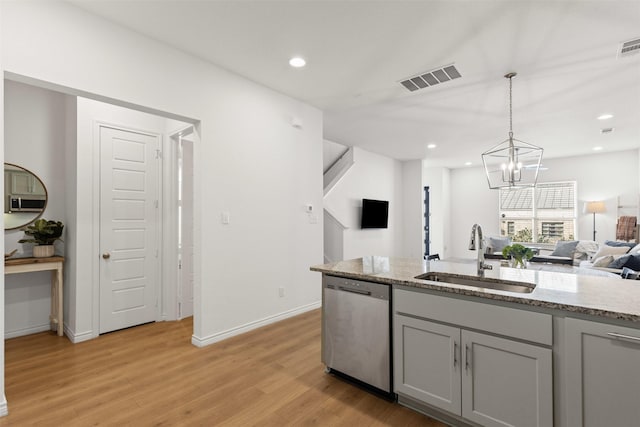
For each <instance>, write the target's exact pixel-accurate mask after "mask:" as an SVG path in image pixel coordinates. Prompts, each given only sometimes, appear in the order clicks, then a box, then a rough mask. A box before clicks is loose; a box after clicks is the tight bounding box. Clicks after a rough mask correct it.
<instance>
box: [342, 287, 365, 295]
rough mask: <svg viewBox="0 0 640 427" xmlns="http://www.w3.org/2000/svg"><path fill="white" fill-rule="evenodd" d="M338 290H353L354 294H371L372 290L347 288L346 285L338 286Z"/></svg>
mask: <svg viewBox="0 0 640 427" xmlns="http://www.w3.org/2000/svg"><path fill="white" fill-rule="evenodd" d="M338 290H340V291H344V292H351V293H353V294H360V295H366V296H371V291H367V290H364V289H354V288H345V287H344V286H338Z"/></svg>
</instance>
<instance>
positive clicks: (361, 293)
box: [322, 275, 392, 395]
mask: <svg viewBox="0 0 640 427" xmlns="http://www.w3.org/2000/svg"><path fill="white" fill-rule="evenodd" d="M389 288H390V287H389V286H388V285H381V284H379V283H371V282H364V281H360V280H353V279H345V278H341V277H334V276H327V275H324V276H323V278H322V362H323V363H324V364H325V365H326V367H327V370H328V372H334V373H338V374H344V375H347V376H348V377H351V378H355V379H356V380H358V381H360V382H362V383H364V384H367V385H369V386H373V387H375V388H376V389H378V390H381V391H383V392H385V393H386V394H389V395H392V387H391V384H392V383H391V324H390V321H389V320H390V309H391V307H390V304H389V303H390V295H391V292H390V289H389Z"/></svg>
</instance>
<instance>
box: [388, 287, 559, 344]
mask: <svg viewBox="0 0 640 427" xmlns="http://www.w3.org/2000/svg"><path fill="white" fill-rule="evenodd" d="M393 292H394V293H393V306H394V312H396V313H398V314H407V315H410V316H417V317H421V318H424V319H433V320H437V321H439V322H445V323H450V324H454V325H458V326H463V327H467V328H470V329H478V330H482V331H487V332H491V333H494V334H498V335H504V336H507V337H514V338H518V339H521V340H525V341H531V342H535V343H539V344H544V345H552V343H553V328H552V316H551V315H550V314H544V313H536V312H532V311H526V310H519V309H515V308H509V307H502V306H496V305H491V304H489V303H487V304H485V303H479V302H472V301H466V300H460V299H456V298H450V297H442V296H439V295H431V294H425V293H421V292H414V291H407V290H404V289H394V291H393Z"/></svg>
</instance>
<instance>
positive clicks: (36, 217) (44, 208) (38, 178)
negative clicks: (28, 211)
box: [3, 162, 49, 231]
mask: <svg viewBox="0 0 640 427" xmlns="http://www.w3.org/2000/svg"><path fill="white" fill-rule="evenodd" d="M4 166H12V167H14V168H18V169H22V170H23V171H25V172H28V173H30V174H31V175H32V176H34V177H35V178H36V179H37V180H38V181H40V184H41V185H42V188H43V189H44V207H43V208H42V210H41V211H40V212H39V213H38V215H36V216H35V217H34V218H33V219H31V220H29V222H26V223H24V224H21V225H18V226H16V227H6V226H5V229H4V231H10V230H19V229H21V228H24V227H26V226H27V225H29V224H32V223H33V222H34V221H35V220H37V219H38V218H40V217H41V216H42V215H43V214H44V211H45V210H46V209H47V206H48V205H49V191H48V190H47V186H46V185H44V181H42V180H41V179H40V177H39V176H38V175H36V174H35V173H33V172H31V171H30V170H29V169H27V168H25V167H23V166H20V165H16V164H15V163H9V162H4ZM5 188H6V183H5ZM3 193H4V189H3ZM8 196H9V195H8V194H4V203H7V197H8ZM3 212H4V208H3ZM4 213H5V214H6V212H4ZM34 214H35V212H34ZM3 224H4V219H3Z"/></svg>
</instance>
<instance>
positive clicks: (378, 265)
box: [311, 257, 640, 326]
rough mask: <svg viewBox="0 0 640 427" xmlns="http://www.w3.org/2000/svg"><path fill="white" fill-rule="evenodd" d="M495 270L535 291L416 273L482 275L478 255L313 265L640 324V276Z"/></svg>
mask: <svg viewBox="0 0 640 427" xmlns="http://www.w3.org/2000/svg"><path fill="white" fill-rule="evenodd" d="M488 263H489V264H491V265H493V270H486V272H485V278H491V279H496V280H498V281H499V280H508V281H519V282H528V283H535V284H536V287H535V289H534V290H533V292H531V293H528V294H520V293H513V292H506V291H499V290H493V289H486V288H476V287H472V286H464V285H454V284H448V283H443V282H432V281H428V280H421V279H416V278H415V277H416V276H418V275H421V274H424V273H427V272H445V273H450V274H458V275H462V276H476V264H475V260H473V261H472V260H469V262H462V261H460V262H449V261H422V260H414V259H404V258H387V257H365V258H358V259H354V260H348V261H339V262H335V263H330V264H324V265H317V266H313V267H311V270H312V271H318V272H321V273H326V274H331V275H335V276H341V277H348V278H353V279H361V280H369V281H374V282H378V283H386V284H389V285H404V286H410V287H416V288H423V289H430V290H435V291H441V292H448V293H454V294H460V295H468V296H474V297H480V298H488V299H493V300H499V301H506V302H512V303H518V304H526V305H529V306H537V307H543V308H549V309H558V310H564V311H569V312H575V313H581V314H585V315H590V316H599V317H605V318H611V319H619V320H624V321H631V322H638V326H640V281H635V280H621V279H618V278H614V277H600V276H595V275H588V274H575V273H576V270H572V269H571V267H568V269H567V271H572V273H561V272H558V271H544V270H534V269H525V270H522V269H513V268H507V267H503V266H501V265H500V262H498V261H495V262H491V261H488Z"/></svg>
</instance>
